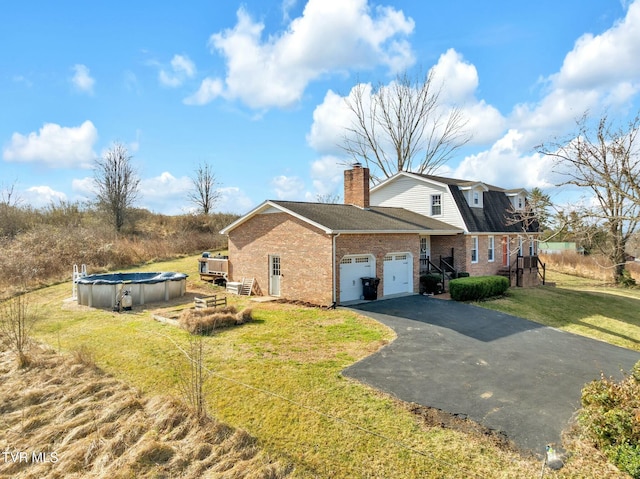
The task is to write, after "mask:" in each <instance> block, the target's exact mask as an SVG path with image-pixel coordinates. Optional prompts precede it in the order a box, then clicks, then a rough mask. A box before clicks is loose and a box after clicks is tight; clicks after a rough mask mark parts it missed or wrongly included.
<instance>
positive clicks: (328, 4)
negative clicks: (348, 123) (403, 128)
mask: <svg viewBox="0 0 640 479" xmlns="http://www.w3.org/2000/svg"><path fill="white" fill-rule="evenodd" d="M287 5H289V4H285V5H284V7H285V8H287ZM286 11H288V10H286ZM237 17H238V22H237V24H236V25H235V27H234V28H231V29H226V30H224V31H222V32H219V33H215V34H213V35H211V38H210V40H209V43H210V46H211V48H212V50H214V51H217V52H219V53H220V54H221V55H222V56H224V57H225V59H226V62H227V77H226V78H225V81H224V85H225V92H224V96H225V97H226V98H229V99H239V100H241V101H242V102H244V103H245V104H247V105H248V106H250V107H251V108H256V109H260V108H269V107H273V106H276V107H288V106H291V105H293V104H294V103H296V102H297V101H299V99H300V98H301V96H302V94H303V92H304V90H305V88H306V87H307V85H308V84H309V82H311V81H313V80H315V79H317V78H319V77H320V76H322V75H326V74H330V73H332V72H336V71H345V70H350V69H362V68H371V67H374V66H377V65H385V66H387V67H388V68H389V69H390V70H391V71H393V72H395V71H399V70H402V69H404V68H406V67H408V66H409V65H412V64H413V63H414V61H415V59H414V55H413V52H412V51H411V48H410V46H409V43H408V41H407V40H406V37H407V36H408V35H410V34H411V33H412V32H413V29H414V21H413V20H412V19H411V18H407V17H405V15H404V13H403V12H402V11H399V10H395V9H394V8H392V7H383V6H378V7H375V8H371V7H369V5H368V4H367V1H366V0H309V2H308V3H307V4H306V6H305V8H304V11H303V13H302V16H300V17H298V18H295V19H293V20H292V21H291V22H290V24H289V25H288V28H287V29H286V31H284V32H282V33H279V34H273V35H269V36H268V38H266V39H263V38H262V33H263V30H264V28H265V25H264V24H263V23H261V22H255V21H254V20H253V19H252V18H251V17H250V15H249V14H248V13H247V11H246V10H245V8H244V7H241V8H240V9H239V10H238V12H237ZM209 80H210V82H213V81H215V80H214V79H209ZM219 81H221V80H219ZM201 90H202V87H201ZM218 94H220V93H218ZM202 98H203V99H206V100H207V101H211V100H212V99H213V98H215V96H213V95H209V96H204V95H203V96H202ZM194 103H195V102H194Z"/></svg>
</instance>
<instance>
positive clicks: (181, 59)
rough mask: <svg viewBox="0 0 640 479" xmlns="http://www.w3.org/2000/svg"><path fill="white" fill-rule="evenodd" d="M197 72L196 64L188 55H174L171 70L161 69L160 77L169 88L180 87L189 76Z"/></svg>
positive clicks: (162, 82) (191, 76)
mask: <svg viewBox="0 0 640 479" xmlns="http://www.w3.org/2000/svg"><path fill="white" fill-rule="evenodd" d="M195 74H196V65H195V63H193V62H192V61H191V60H190V59H189V57H188V56H186V55H174V56H173V58H172V59H171V71H167V70H165V69H164V68H162V69H160V73H159V74H158V79H159V80H160V83H161V84H162V85H164V86H166V87H169V88H176V87H179V86H180V85H182V84H183V83H184V81H185V80H186V79H187V78H193V76H194V75H195Z"/></svg>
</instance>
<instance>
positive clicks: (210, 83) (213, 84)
mask: <svg viewBox="0 0 640 479" xmlns="http://www.w3.org/2000/svg"><path fill="white" fill-rule="evenodd" d="M223 90H224V85H223V84H222V80H220V79H219V78H205V79H204V80H202V83H201V84H200V88H199V89H198V91H197V92H195V93H194V94H193V95H191V96H189V97H187V98H185V99H184V103H185V104H186V105H206V104H207V103H209V102H211V101H213V100H215V99H216V98H217V97H219V96H220V95H221V94H222V93H223Z"/></svg>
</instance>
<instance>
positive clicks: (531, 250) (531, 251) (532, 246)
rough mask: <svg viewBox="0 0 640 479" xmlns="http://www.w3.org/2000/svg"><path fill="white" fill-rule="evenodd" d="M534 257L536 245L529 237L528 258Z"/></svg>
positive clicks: (531, 237)
mask: <svg viewBox="0 0 640 479" xmlns="http://www.w3.org/2000/svg"><path fill="white" fill-rule="evenodd" d="M535 255H536V243H535V241H534V239H533V236H529V256H535Z"/></svg>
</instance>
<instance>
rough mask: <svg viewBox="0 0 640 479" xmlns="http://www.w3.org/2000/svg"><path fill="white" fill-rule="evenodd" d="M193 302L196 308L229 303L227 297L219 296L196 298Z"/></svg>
mask: <svg viewBox="0 0 640 479" xmlns="http://www.w3.org/2000/svg"><path fill="white" fill-rule="evenodd" d="M193 302H194V303H195V305H196V309H205V308H219V307H220V306H226V305H227V298H226V296H225V297H222V298H218V297H217V296H205V297H204V298H194V299H193Z"/></svg>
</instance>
